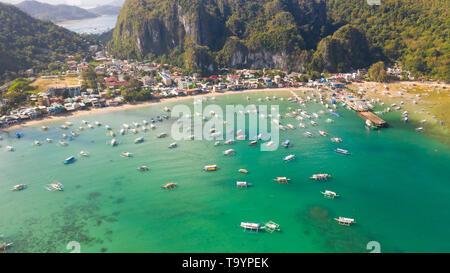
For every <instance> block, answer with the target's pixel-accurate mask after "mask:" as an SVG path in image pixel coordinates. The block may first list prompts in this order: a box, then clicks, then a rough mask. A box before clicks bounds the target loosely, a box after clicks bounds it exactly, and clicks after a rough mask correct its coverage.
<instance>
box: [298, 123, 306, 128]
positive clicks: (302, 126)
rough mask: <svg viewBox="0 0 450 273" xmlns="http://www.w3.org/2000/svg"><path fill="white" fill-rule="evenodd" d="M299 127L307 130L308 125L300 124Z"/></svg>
mask: <svg viewBox="0 0 450 273" xmlns="http://www.w3.org/2000/svg"><path fill="white" fill-rule="evenodd" d="M298 127H300V128H306V125H305V124H304V123H300V124H299V125H298Z"/></svg>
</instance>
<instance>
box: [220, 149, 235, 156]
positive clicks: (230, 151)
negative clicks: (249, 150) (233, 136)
mask: <svg viewBox="0 0 450 273" xmlns="http://www.w3.org/2000/svg"><path fill="white" fill-rule="evenodd" d="M223 154H224V155H234V154H235V152H234V150H233V149H228V150H226V151H224V152H223Z"/></svg>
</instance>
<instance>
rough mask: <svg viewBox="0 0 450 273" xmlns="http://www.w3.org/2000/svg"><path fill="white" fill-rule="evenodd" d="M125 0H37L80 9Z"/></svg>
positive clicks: (11, 0) (7, 0)
mask: <svg viewBox="0 0 450 273" xmlns="http://www.w3.org/2000/svg"><path fill="white" fill-rule="evenodd" d="M23 1H24V0H0V2H4V3H8V4H18V3H20V2H23ZM124 1H125V0H39V2H42V3H48V4H52V5H58V4H66V5H72V6H78V7H82V8H93V7H96V6H100V5H107V4H108V5H109V4H115V5H121V4H123V2H124Z"/></svg>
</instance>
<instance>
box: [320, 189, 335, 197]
mask: <svg viewBox="0 0 450 273" xmlns="http://www.w3.org/2000/svg"><path fill="white" fill-rule="evenodd" d="M320 193H322V194H323V196H324V197H326V198H330V199H334V198H336V197H339V195H337V194H336V193H335V192H334V191H329V190H326V191H325V192H320Z"/></svg>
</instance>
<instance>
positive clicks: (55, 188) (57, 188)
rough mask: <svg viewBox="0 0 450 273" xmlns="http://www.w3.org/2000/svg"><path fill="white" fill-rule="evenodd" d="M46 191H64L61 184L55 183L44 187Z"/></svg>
mask: <svg viewBox="0 0 450 273" xmlns="http://www.w3.org/2000/svg"><path fill="white" fill-rule="evenodd" d="M45 188H46V189H47V190H48V191H62V190H63V189H64V186H63V184H61V183H59V182H57V183H53V184H48V185H46V187H45Z"/></svg>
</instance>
